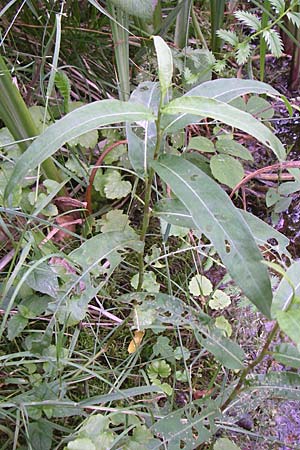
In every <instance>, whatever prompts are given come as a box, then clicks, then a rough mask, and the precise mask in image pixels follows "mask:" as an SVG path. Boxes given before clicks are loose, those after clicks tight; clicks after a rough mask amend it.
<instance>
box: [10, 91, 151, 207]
mask: <svg viewBox="0 0 300 450" xmlns="http://www.w3.org/2000/svg"><path fill="white" fill-rule="evenodd" d="M138 120H154V117H153V114H152V113H151V111H149V110H148V109H147V108H145V107H143V106H142V105H137V104H135V103H130V102H121V101H119V100H100V101H98V102H94V103H91V104H89V105H85V106H82V107H80V108H78V109H76V110H75V111H72V112H70V113H69V114H67V115H66V116H65V117H63V118H62V119H60V120H58V121H57V122H56V123H54V124H53V125H51V126H49V127H48V128H47V129H46V130H45V132H44V133H43V134H41V135H40V136H39V137H38V138H37V139H36V140H35V141H34V142H33V143H32V144H31V145H30V147H29V148H28V149H27V150H26V151H25V152H24V153H23V154H22V156H21V157H20V158H19V159H18V161H17V163H16V166H15V168H14V171H13V174H12V176H11V178H10V180H9V182H8V184H7V186H6V191H5V197H6V198H7V197H8V195H9V193H10V192H11V191H12V189H13V187H14V186H15V185H18V184H19V183H20V181H22V180H23V178H24V177H25V176H26V175H27V173H28V172H29V170H32V169H35V168H36V167H37V166H38V165H39V164H41V163H42V162H43V161H44V160H45V159H47V158H49V157H50V156H52V155H53V154H54V153H55V152H56V151H57V150H58V149H59V148H60V147H61V146H62V145H64V144H65V143H66V142H68V141H69V140H71V139H74V138H76V137H78V136H80V135H82V134H83V133H85V132H88V131H91V130H95V129H97V128H99V127H101V126H104V125H109V124H112V123H116V122H117V123H118V122H125V121H129V122H134V121H138Z"/></svg>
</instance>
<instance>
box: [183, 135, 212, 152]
mask: <svg viewBox="0 0 300 450" xmlns="http://www.w3.org/2000/svg"><path fill="white" fill-rule="evenodd" d="M188 148H189V149H193V150H199V151H200V152H205V153H215V147H214V144H213V143H212V142H211V141H210V140H209V139H207V138H205V137H203V136H196V137H192V139H190V142H189V145H188Z"/></svg>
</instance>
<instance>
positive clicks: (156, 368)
mask: <svg viewBox="0 0 300 450" xmlns="http://www.w3.org/2000/svg"><path fill="white" fill-rule="evenodd" d="M147 373H148V375H149V378H150V380H151V381H154V380H155V378H167V377H168V376H169V375H171V367H170V366H169V364H167V363H166V361H164V360H163V359H162V360H156V361H153V362H152V363H151V364H150V366H149V367H148V369H147Z"/></svg>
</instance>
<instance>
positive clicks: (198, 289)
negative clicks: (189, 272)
mask: <svg viewBox="0 0 300 450" xmlns="http://www.w3.org/2000/svg"><path fill="white" fill-rule="evenodd" d="M212 290H213V287H212V284H211V282H210V280H209V279H208V278H206V277H205V276H204V275H195V276H194V277H193V278H192V279H191V281H190V282H189V291H190V293H191V294H192V295H194V296H196V297H198V296H200V295H204V296H207V295H209V294H211V293H212Z"/></svg>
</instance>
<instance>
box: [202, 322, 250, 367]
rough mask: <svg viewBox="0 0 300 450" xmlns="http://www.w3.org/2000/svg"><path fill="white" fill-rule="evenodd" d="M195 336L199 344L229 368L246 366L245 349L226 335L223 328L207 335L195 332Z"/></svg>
mask: <svg viewBox="0 0 300 450" xmlns="http://www.w3.org/2000/svg"><path fill="white" fill-rule="evenodd" d="M195 336H196V339H197V341H198V342H199V344H201V345H202V346H203V347H204V348H205V349H206V350H208V351H209V352H210V353H212V354H213V355H214V357H215V358H216V359H217V360H218V361H219V362H220V363H221V364H223V365H224V366H225V367H227V368H228V369H232V370H240V369H243V368H244V364H243V361H244V359H245V356H246V355H245V353H244V351H243V349H242V348H241V347H239V345H237V344H236V343H235V342H233V341H231V340H229V339H228V338H226V337H224V336H223V333H222V331H221V330H219V329H217V328H216V329H215V330H213V331H211V333H210V334H209V335H207V336H205V337H203V336H201V335H200V334H199V333H198V332H195Z"/></svg>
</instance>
